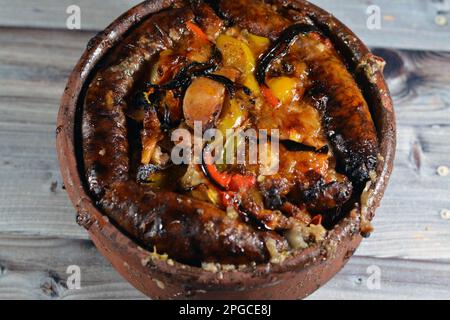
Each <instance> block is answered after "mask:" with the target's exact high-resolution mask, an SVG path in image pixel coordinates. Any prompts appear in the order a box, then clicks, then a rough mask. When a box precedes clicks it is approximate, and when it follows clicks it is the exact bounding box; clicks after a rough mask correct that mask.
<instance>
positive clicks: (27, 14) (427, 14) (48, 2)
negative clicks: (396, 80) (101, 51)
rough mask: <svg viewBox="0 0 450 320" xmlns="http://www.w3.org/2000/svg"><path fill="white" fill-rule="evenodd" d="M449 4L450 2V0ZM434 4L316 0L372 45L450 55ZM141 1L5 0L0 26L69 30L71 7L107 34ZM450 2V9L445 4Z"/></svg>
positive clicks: (440, 6)
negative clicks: (372, 13)
mask: <svg viewBox="0 0 450 320" xmlns="http://www.w3.org/2000/svg"><path fill="white" fill-rule="evenodd" d="M446 1H448V0H446ZM446 1H445V2H439V3H436V2H433V1H431V0H427V1H423V0H397V1H391V0H372V1H369V2H368V1H366V0H346V1H334V0H312V1H311V2H313V3H315V4H317V5H319V6H321V7H323V8H324V9H327V10H328V11H329V12H331V13H333V14H334V15H335V16H336V17H338V18H339V19H341V20H342V21H343V22H344V23H345V24H347V25H348V26H349V27H350V28H351V29H352V30H353V31H355V33H356V34H357V35H359V36H360V37H361V38H362V39H363V40H364V41H365V42H366V43H367V44H368V45H369V46H372V47H374V46H378V47H392V48H400V49H422V50H447V51H450V41H448V39H449V32H450V24H446V25H443V26H440V25H437V24H436V23H435V17H436V15H437V11H438V10H441V11H442V13H441V14H442V15H443V16H444V17H446V18H447V19H449V20H450V9H449V8H450V5H448V3H449V2H446ZM139 2H141V1H140V0H120V1H117V0H114V1H107V2H106V1H101V0H60V1H54V0H17V1H8V0H0V7H1V8H2V10H1V11H0V25H2V26H14V27H33V28H36V27H37V28H59V29H66V28H67V27H66V20H67V18H68V17H69V14H67V13H66V10H67V8H68V7H69V6H71V5H77V6H79V7H80V9H81V28H82V30H96V31H98V30H102V29H104V28H105V27H106V26H107V25H108V24H109V23H110V22H112V21H113V19H114V18H116V17H117V16H119V15H120V14H121V13H123V12H125V11H126V10H127V9H129V8H130V7H132V6H134V5H135V4H138V3H139ZM446 3H447V5H445V4H446ZM370 5H377V6H379V8H380V9H381V17H382V25H381V29H379V30H370V29H369V28H368V27H367V19H368V17H369V15H368V14H367V13H366V11H367V8H368V7H369V6H370Z"/></svg>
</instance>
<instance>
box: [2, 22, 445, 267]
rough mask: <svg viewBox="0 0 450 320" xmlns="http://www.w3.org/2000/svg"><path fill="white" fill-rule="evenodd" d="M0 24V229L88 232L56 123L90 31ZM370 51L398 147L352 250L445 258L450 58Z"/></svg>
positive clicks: (29, 232) (68, 235)
mask: <svg viewBox="0 0 450 320" xmlns="http://www.w3.org/2000/svg"><path fill="white" fill-rule="evenodd" d="M1 31H2V32H0V42H1V43H2V47H0V163H1V167H0V232H3V233H4V232H8V233H13V234H26V235H39V236H48V237H63V238H73V239H86V238H87V236H86V233H85V232H84V230H82V229H81V228H79V227H78V226H77V225H76V224H75V223H74V210H73V208H72V206H71V204H70V203H69V201H68V199H67V196H66V194H65V192H64V190H62V189H61V186H62V182H61V178H60V175H59V169H58V163H57V160H56V156H55V151H54V130H55V118H56V113H57V110H58V105H59V98H60V96H61V94H62V91H63V88H64V84H65V81H66V78H67V75H68V73H69V72H70V69H71V66H72V65H73V64H74V63H75V61H76V60H77V59H78V56H79V55H80V54H81V52H82V50H83V47H84V45H85V42H86V41H87V39H88V38H89V37H90V36H91V35H92V34H91V33H65V32H63V31H57V30H24V29H8V30H5V29H2V30H1ZM6 31H7V32H6ZM37 43H39V45H37ZM16 51H17V52H18V53H16V54H12V53H13V52H16ZM377 53H378V54H381V55H383V56H385V58H387V59H388V62H389V65H390V66H391V67H389V68H388V69H387V73H388V76H389V83H390V85H391V88H392V91H393V93H394V97H395V101H396V111H397V115H398V119H399V132H398V139H399V143H398V154H397V159H396V166H395V171H394V174H393V177H392V181H391V184H390V186H389V189H388V191H387V194H386V196H385V198H384V200H383V203H382V207H381V208H380V209H379V210H378V212H377V217H376V219H375V222H374V224H375V228H376V232H375V233H374V234H373V237H372V238H371V239H368V240H366V241H364V242H363V245H362V246H361V248H360V249H359V251H358V254H361V255H370V256H377V257H405V258H411V259H438V258H443V259H444V258H445V259H450V241H449V240H450V225H449V221H445V220H443V219H442V218H441V217H440V214H439V213H440V211H441V209H443V208H450V197H449V190H450V177H441V176H438V175H437V174H436V168H437V167H438V166H441V165H446V166H448V167H450V159H449V157H448V155H449V154H450V145H449V144H448V141H449V140H450V113H449V106H450V93H449V92H450V57H449V55H446V54H433V53H419V52H406V51H403V52H400V51H392V50H391V51H387V50H384V51H379V52H377ZM43 57H44V58H43ZM42 59H45V61H42ZM396 61H400V62H397V63H396ZM402 66H403V67H402ZM414 79H422V80H421V81H416V80H414ZM405 86H407V90H406V89H404V88H405ZM55 183H56V185H55Z"/></svg>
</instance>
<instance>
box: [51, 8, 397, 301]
mask: <svg viewBox="0 0 450 320" xmlns="http://www.w3.org/2000/svg"><path fill="white" fill-rule="evenodd" d="M290 4H291V5H292V6H293V7H296V8H298V9H301V10H308V11H309V12H310V15H311V16H312V17H313V18H314V19H315V21H316V23H317V24H318V25H319V26H320V28H321V29H322V31H323V32H325V33H326V34H327V35H328V36H329V37H330V38H331V39H332V41H333V42H334V44H335V46H336V47H337V48H338V49H339V50H340V52H341V53H342V55H343V56H344V58H345V59H346V60H347V62H348V64H349V66H350V68H352V69H353V70H352V71H354V74H355V77H356V79H357V80H358V82H359V84H360V86H361V87H362V88H364V93H365V96H366V99H367V101H368V103H369V105H370V106H371V112H372V116H373V118H374V120H375V124H376V127H377V130H378V136H379V140H380V142H381V143H380V145H381V155H380V161H379V165H378V168H377V177H376V180H375V181H373V182H372V184H371V185H370V188H369V190H368V191H367V192H366V195H367V199H366V201H364V202H365V204H364V206H363V210H362V212H363V214H362V216H363V217H362V218H361V215H352V214H350V215H349V216H348V217H347V218H345V219H343V220H342V221H341V222H340V223H339V224H338V225H336V226H335V227H334V229H333V230H331V231H330V232H329V236H328V238H327V240H325V241H324V242H323V243H322V244H321V245H316V246H313V247H310V248H308V249H306V250H304V251H300V252H298V253H296V254H295V255H294V256H292V257H290V258H288V259H287V260H286V261H285V262H284V263H283V264H281V265H270V264H264V265H257V266H255V267H254V268H250V267H249V268H248V269H245V270H234V271H229V272H218V273H212V272H209V271H205V270H203V269H201V268H196V267H191V266H187V265H183V264H180V263H177V262H172V261H169V262H168V261H164V260H162V259H152V253H151V252H149V251H147V250H146V249H143V248H141V247H139V246H138V245H137V244H136V243H135V242H133V240H132V239H130V238H128V237H127V236H126V235H125V234H123V233H122V232H121V231H120V230H119V229H118V228H117V227H116V226H115V225H113V224H112V223H111V222H110V221H109V219H108V217H106V216H105V215H104V214H102V212H100V211H99V210H98V209H97V207H96V205H95V202H94V201H93V200H92V199H91V197H90V196H89V194H88V192H87V191H86V189H85V187H84V183H83V173H82V172H80V166H79V164H80V163H81V162H80V154H79V152H78V148H77V146H78V145H79V143H80V141H79V138H80V137H79V123H80V113H81V112H80V111H81V109H82V107H83V104H82V99H83V90H84V89H85V88H84V87H85V84H86V83H88V81H89V77H90V75H91V74H92V71H93V70H94V69H95V67H96V65H97V63H98V62H99V61H100V60H101V59H102V57H104V56H105V54H107V53H108V50H109V49H110V48H111V47H113V46H114V45H115V44H116V43H118V42H119V41H120V40H121V38H122V36H123V35H124V34H125V33H126V32H127V31H128V30H129V29H130V28H131V27H133V26H134V25H136V24H137V23H139V22H140V21H141V20H142V19H145V18H146V17H148V16H149V15H151V14H154V13H156V12H158V11H160V10H163V9H164V8H165V6H166V5H167V1H163V0H153V1H146V2H143V3H142V4H140V5H138V6H136V7H134V8H132V9H130V10H129V11H128V12H126V13H125V14H124V15H122V16H121V17H119V18H118V19H117V20H116V21H114V22H113V23H112V24H111V25H110V26H109V27H108V28H106V29H105V30H104V31H103V32H101V33H99V34H98V35H97V36H96V37H94V38H93V39H92V40H91V41H90V42H89V43H88V45H87V49H86V51H85V52H84V54H83V56H82V57H81V59H80V61H79V62H78V64H77V65H76V67H75V69H74V70H73V72H72V74H71V75H70V78H69V81H68V84H67V88H66V89H65V91H64V95H63V97H62V101H61V108H60V110H59V116H58V124H57V125H58V127H57V151H58V157H59V163H60V165H61V172H62V176H63V178H64V183H65V186H66V189H67V193H68V194H69V197H70V199H71V201H72V203H73V205H74V206H75V208H76V211H77V222H78V223H79V224H80V225H81V226H83V227H85V228H86V229H87V230H88V232H89V235H90V237H91V239H92V240H93V242H94V243H95V245H96V246H97V248H98V250H99V251H100V252H101V253H102V254H103V255H104V256H105V257H106V258H107V259H108V260H109V261H110V262H111V263H112V265H113V266H114V267H115V268H116V269H117V271H119V272H120V274H122V276H123V277H125V278H126V279H127V280H128V281H129V282H130V283H131V284H132V285H134V286H135V287H136V288H137V289H139V290H141V291H142V292H143V293H145V294H146V295H148V296H149V297H151V298H153V299H202V298H203V299H300V298H304V297H306V296H307V295H309V294H311V293H312V292H314V291H315V290H317V289H318V288H319V287H320V286H321V285H323V284H324V283H325V282H327V281H328V280H329V279H330V278H331V277H332V276H333V275H334V274H336V273H337V272H338V271H339V270H340V269H341V268H342V267H343V266H344V264H345V263H346V262H347V261H348V259H349V258H350V257H351V255H352V254H353V252H354V251H355V250H356V248H357V247H358V245H359V243H360V241H361V239H362V236H361V232H360V230H361V229H360V225H361V221H365V220H367V221H368V220H371V219H372V218H373V216H374V212H375V209H376V208H377V207H378V206H379V204H380V201H381V198H382V196H383V193H384V191H385V188H386V185H387V183H388V180H389V177H390V174H391V171H392V167H393V160H394V153H395V144H396V141H395V137H396V129H395V115H394V110H393V106H392V101H391V98H390V96H389V90H388V88H387V86H386V83H385V81H384V79H383V75H382V61H381V60H380V59H379V58H377V57H375V56H373V55H372V54H371V53H370V52H369V50H368V49H367V48H366V46H365V45H364V44H363V43H362V42H361V41H360V40H359V39H358V38H357V37H356V36H355V35H354V34H353V33H352V32H351V31H350V30H349V29H348V28H347V27H345V26H344V25H343V24H342V23H341V22H340V21H338V20H337V19H336V18H334V17H333V16H332V15H330V14H329V13H327V12H325V11H324V10H322V9H320V8H318V7H316V6H314V5H311V4H310V3H308V2H306V1H303V0H292V1H290Z"/></svg>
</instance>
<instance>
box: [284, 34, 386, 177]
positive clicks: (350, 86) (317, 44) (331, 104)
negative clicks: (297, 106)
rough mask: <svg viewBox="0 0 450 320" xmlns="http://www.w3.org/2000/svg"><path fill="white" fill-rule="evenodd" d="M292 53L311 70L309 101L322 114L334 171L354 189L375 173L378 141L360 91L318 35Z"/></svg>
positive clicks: (308, 37)
mask: <svg viewBox="0 0 450 320" xmlns="http://www.w3.org/2000/svg"><path fill="white" fill-rule="evenodd" d="M292 50H293V51H295V54H298V57H299V58H300V59H303V60H305V61H306V62H307V64H308V65H309V67H310V68H311V77H312V79H313V81H314V83H315V89H313V90H312V91H313V92H314V93H313V100H315V103H316V105H317V107H318V108H319V109H322V111H323V115H324V116H323V118H324V125H325V127H326V131H327V134H328V138H329V140H330V142H331V144H332V145H333V147H334V151H335V154H336V156H337V160H338V168H339V169H341V171H342V172H344V173H345V174H346V175H348V176H349V177H350V179H351V180H352V182H353V183H354V184H355V185H356V186H361V185H362V184H363V183H364V182H365V181H366V180H367V179H368V178H369V173H370V171H371V170H374V169H375V165H376V161H377V154H378V139H377V133H376V129H375V125H374V122H373V120H372V116H371V114H370V111H369V106H368V105H367V102H366V100H365V99H364V97H363V94H362V92H361V90H360V88H359V87H358V85H357V83H356V82H355V80H354V78H353V76H352V75H351V74H350V72H349V71H348V70H347V68H346V67H345V65H344V63H343V62H342V60H341V59H340V58H339V55H338V54H337V52H336V51H335V49H334V48H333V46H332V45H331V43H330V42H329V40H328V39H325V38H323V37H322V36H320V35H318V34H310V35H306V36H303V37H301V38H300V39H299V40H298V41H297V42H296V43H295V44H294V46H293V48H292ZM317 94H318V96H317ZM314 95H316V96H314Z"/></svg>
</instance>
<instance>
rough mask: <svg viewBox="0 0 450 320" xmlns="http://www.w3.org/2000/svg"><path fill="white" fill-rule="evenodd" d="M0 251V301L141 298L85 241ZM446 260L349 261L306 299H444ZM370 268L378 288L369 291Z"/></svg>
mask: <svg viewBox="0 0 450 320" xmlns="http://www.w3.org/2000/svg"><path fill="white" fill-rule="evenodd" d="M0 247H1V248H2V250H1V251H0V299H11V298H12V299H113V298H121V299H146V297H145V296H144V295H142V294H141V293H140V292H139V291H137V290H135V289H134V288H133V287H131V285H130V284H128V283H127V282H126V281H125V280H123V279H122V278H121V277H120V276H119V275H118V274H117V273H116V272H115V271H114V269H113V268H112V267H111V266H110V265H109V263H108V262H107V261H106V260H105V259H104V258H103V257H102V256H101V255H99V254H98V252H97V251H96V249H95V247H93V245H92V243H91V242H90V241H87V240H67V239H58V238H43V237H32V238H28V237H23V236H20V237H12V236H1V235H0ZM448 262H449V261H427V262H421V261H412V260H397V259H381V258H368V257H354V258H352V259H351V260H350V262H349V263H348V264H347V266H346V267H344V269H343V270H342V271H341V272H340V273H339V274H337V276H336V277H334V278H333V279H332V280H331V281H330V282H329V283H327V284H326V285H325V286H324V287H323V288H321V289H320V290H319V291H317V292H316V293H314V294H313V295H312V296H310V297H309V299H421V298H427V299H449V298H450V286H449V284H450V283H449V281H448V279H450V268H449V267H448ZM70 265H77V266H79V267H80V271H81V289H80V290H74V289H68V287H67V278H68V276H69V274H68V273H67V267H68V266H70ZM374 266H375V267H377V268H379V271H380V288H379V289H372V290H371V289H369V288H371V287H368V286H367V283H368V282H369V283H370V278H369V277H370V275H371V271H370V269H368V268H369V267H374ZM368 271H369V272H368ZM445 279H447V281H445ZM418 287H420V288H421V290H416V289H417V288H418ZM372 288H373V287H372Z"/></svg>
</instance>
